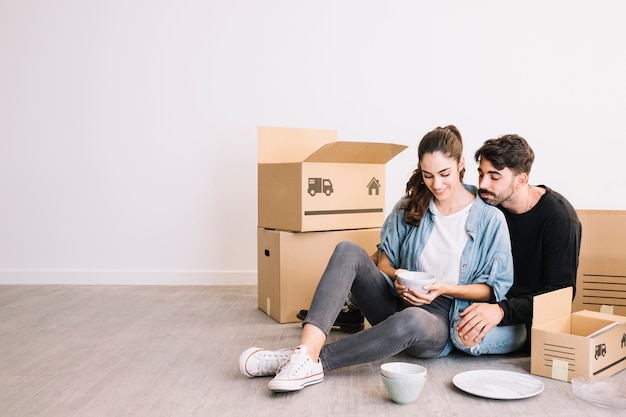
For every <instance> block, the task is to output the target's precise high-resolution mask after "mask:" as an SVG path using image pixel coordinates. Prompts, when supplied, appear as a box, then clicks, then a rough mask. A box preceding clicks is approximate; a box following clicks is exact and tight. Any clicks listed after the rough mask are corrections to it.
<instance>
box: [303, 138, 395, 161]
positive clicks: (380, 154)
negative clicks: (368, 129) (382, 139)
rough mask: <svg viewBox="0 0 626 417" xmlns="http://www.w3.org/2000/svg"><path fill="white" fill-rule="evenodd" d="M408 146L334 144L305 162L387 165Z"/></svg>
mask: <svg viewBox="0 0 626 417" xmlns="http://www.w3.org/2000/svg"><path fill="white" fill-rule="evenodd" d="M406 148H407V146H405V145H397V144H394V143H377V142H333V143H328V144H326V145H324V146H322V147H321V148H320V149H318V150H316V151H315V152H314V153H312V154H311V155H310V156H309V157H308V158H306V159H305V162H337V163H356V164H358V163H363V164H386V163H387V162H388V161H389V160H391V158H393V157H394V156H396V155H397V154H399V153H400V152H402V151H403V150H405V149H406Z"/></svg>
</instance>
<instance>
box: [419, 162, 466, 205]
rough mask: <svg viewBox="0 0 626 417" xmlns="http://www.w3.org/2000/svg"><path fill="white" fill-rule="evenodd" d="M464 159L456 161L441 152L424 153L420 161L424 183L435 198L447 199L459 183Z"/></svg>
mask: <svg viewBox="0 0 626 417" xmlns="http://www.w3.org/2000/svg"><path fill="white" fill-rule="evenodd" d="M463 166H464V161H463V160H461V162H459V163H457V162H456V160H454V159H453V158H448V157H447V156H445V155H444V154H443V153H441V152H433V153H426V154H424V155H423V157H422V160H421V161H420V168H421V170H422V176H423V178H424V184H425V185H426V187H428V189H429V190H430V191H431V192H432V193H433V196H435V198H436V199H437V200H440V201H443V200H445V199H447V198H448V197H449V196H450V194H451V193H452V190H454V189H455V188H456V187H458V186H459V185H460V184H461V179H460V171H461V170H462V169H463Z"/></svg>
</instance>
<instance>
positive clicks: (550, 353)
mask: <svg viewBox="0 0 626 417" xmlns="http://www.w3.org/2000/svg"><path fill="white" fill-rule="evenodd" d="M572 296H573V290H572V287H567V288H563V289H560V290H557V291H552V292H549V293H545V294H541V295H538V296H536V297H535V298H534V307H533V326H532V335H531V357H530V372H531V373H532V374H535V375H540V376H545V377H548V378H553V379H558V380H562V381H567V382H570V381H571V380H572V378H574V377H577V376H589V377H605V376H610V375H613V374H615V373H617V372H619V371H621V370H622V369H624V368H626V317H624V316H617V315H612V314H606V313H600V312H596V311H587V310H583V311H577V312H574V313H572V312H571V308H572Z"/></svg>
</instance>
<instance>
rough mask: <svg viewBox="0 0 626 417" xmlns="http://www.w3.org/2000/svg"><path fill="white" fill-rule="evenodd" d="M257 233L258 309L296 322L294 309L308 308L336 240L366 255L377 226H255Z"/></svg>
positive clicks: (376, 239) (374, 240) (377, 235)
mask: <svg viewBox="0 0 626 417" xmlns="http://www.w3.org/2000/svg"><path fill="white" fill-rule="evenodd" d="M257 232H258V304H259V309H261V310H262V311H264V312H265V313H267V314H268V315H269V316H270V317H272V318H273V319H274V320H276V321H277V322H279V323H291V322H296V321H298V320H297V318H296V314H297V313H298V311H300V310H302V309H308V308H309V306H310V304H311V300H312V299H313V294H314V293H315V289H316V288H317V284H318V282H319V280H320V278H321V277H322V273H323V272H324V270H325V269H326V265H327V264H328V260H329V259H330V256H331V255H332V253H333V251H334V250H335V246H337V244H338V243H339V242H341V241H344V240H347V241H352V242H355V243H357V244H359V245H360V246H362V247H363V248H364V249H365V251H366V252H367V253H368V254H372V253H373V252H375V251H376V247H377V246H376V245H377V244H378V243H379V242H380V228H373V229H357V230H341V231H326V232H306V233H296V232H285V231H277V230H269V229H263V228H259V229H258V230H257Z"/></svg>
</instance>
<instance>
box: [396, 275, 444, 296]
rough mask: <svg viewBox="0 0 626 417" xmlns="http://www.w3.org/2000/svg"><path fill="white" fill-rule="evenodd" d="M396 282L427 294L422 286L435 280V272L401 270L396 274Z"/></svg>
mask: <svg viewBox="0 0 626 417" xmlns="http://www.w3.org/2000/svg"><path fill="white" fill-rule="evenodd" d="M398 282H399V283H400V284H401V285H404V286H405V287H408V288H411V289H412V290H414V291H417V292H420V293H422V294H427V293H428V290H425V289H424V286H425V285H430V284H433V283H434V282H435V274H430V273H428V272H418V271H403V272H400V273H399V274H398Z"/></svg>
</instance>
